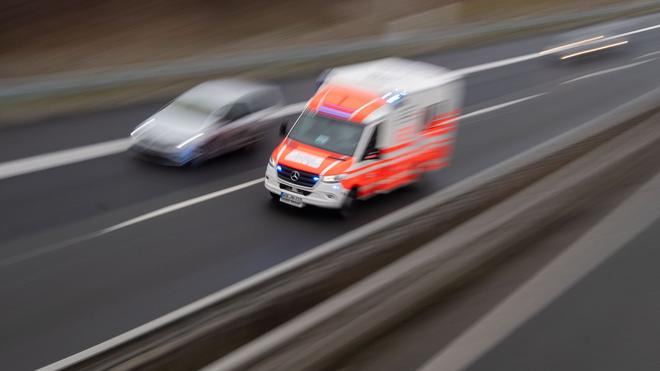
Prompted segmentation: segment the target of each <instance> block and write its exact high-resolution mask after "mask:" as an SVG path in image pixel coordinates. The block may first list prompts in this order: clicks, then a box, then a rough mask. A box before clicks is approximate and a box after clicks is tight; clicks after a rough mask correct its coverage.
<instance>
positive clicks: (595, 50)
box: [561, 41, 628, 59]
mask: <svg viewBox="0 0 660 371" xmlns="http://www.w3.org/2000/svg"><path fill="white" fill-rule="evenodd" d="M627 43H628V42H627V41H621V42H618V43H614V44H609V45H605V46H601V47H598V48H593V49H589V50H584V51H581V52H578V53H573V54H569V55H566V56H563V57H561V59H570V58H573V57H578V56H580V55H585V54H589V53H593V52H597V51H600V50H605V49H611V48H614V47H617V46H621V45H625V44H627Z"/></svg>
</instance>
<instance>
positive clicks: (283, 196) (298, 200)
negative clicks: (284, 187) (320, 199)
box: [280, 192, 305, 207]
mask: <svg viewBox="0 0 660 371" xmlns="http://www.w3.org/2000/svg"><path fill="white" fill-rule="evenodd" d="M280 202H283V203H285V204H287V205H291V206H295V207H303V206H305V204H304V203H303V201H302V197H298V196H294V195H292V194H288V193H284V192H282V193H280Z"/></svg>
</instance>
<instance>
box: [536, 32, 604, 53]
mask: <svg viewBox="0 0 660 371" xmlns="http://www.w3.org/2000/svg"><path fill="white" fill-rule="evenodd" d="M604 37H605V36H603V35H601V36H597V37H593V38H591V39H587V40H582V41H576V42H574V43H570V44H566V45H562V46H558V47H556V48H552V49H548V50H544V51H542V52H541V53H539V54H541V55H546V54H552V53H554V52H558V51H561V50H565V49H570V48H573V47H576V46H580V45H584V44H587V43H590V42H592V41H596V40H600V39H602V38H604Z"/></svg>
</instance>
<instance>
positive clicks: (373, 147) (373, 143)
mask: <svg viewBox="0 0 660 371" xmlns="http://www.w3.org/2000/svg"><path fill="white" fill-rule="evenodd" d="M379 128H380V125H379V126H376V127H375V128H374V131H373V133H371V138H369V143H368V144H367V148H365V150H364V155H362V160H363V161H364V160H365V159H366V158H367V157H368V156H369V155H371V154H373V153H374V152H377V151H378V131H379Z"/></svg>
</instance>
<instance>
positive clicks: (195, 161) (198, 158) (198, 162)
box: [188, 150, 207, 168]
mask: <svg viewBox="0 0 660 371" xmlns="http://www.w3.org/2000/svg"><path fill="white" fill-rule="evenodd" d="M206 160H207V159H206V156H204V152H202V151H201V150H196V151H195V154H194V155H193V156H192V158H191V159H190V160H189V161H188V166H190V167H191V168H198V167H200V166H202V164H203V163H204V162H205V161H206Z"/></svg>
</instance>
